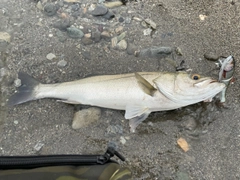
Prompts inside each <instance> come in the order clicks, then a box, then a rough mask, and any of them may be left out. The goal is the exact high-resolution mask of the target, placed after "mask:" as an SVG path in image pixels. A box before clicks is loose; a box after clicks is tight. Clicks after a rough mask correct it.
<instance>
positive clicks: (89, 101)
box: [7, 71, 225, 132]
mask: <svg viewBox="0 0 240 180" xmlns="http://www.w3.org/2000/svg"><path fill="white" fill-rule="evenodd" d="M18 78H19V79H21V82H22V85H21V86H20V87H19V88H18V91H17V92H16V93H15V94H13V95H12V96H11V97H10V98H9V99H8V102H7V103H8V105H9V106H13V105H17V104H21V103H25V102H27V101H32V100H37V99H42V98H56V99H58V101H61V102H64V103H69V104H84V105H91V106H97V107H102V108H109V109H116V110H125V115H124V117H125V119H129V126H130V131H131V132H135V130H136V127H137V126H138V125H139V124H140V123H141V122H142V121H143V120H145V119H146V118H147V117H148V115H149V114H150V113H151V112H156V111H167V110H173V109H178V108H181V107H184V106H188V105H191V104H195V103H198V102H201V101H205V100H208V99H211V98H213V97H214V96H215V95H216V94H218V93H219V92H220V91H222V90H223V89H224V88H225V84H224V83H221V82H218V81H217V80H215V79H213V78H211V77H204V76H200V75H198V74H189V73H187V72H184V71H178V72H136V73H129V74H117V75H101V76H92V77H87V78H83V79H80V80H75V81H69V82H63V83H56V84H42V83H40V82H38V81H37V80H36V79H34V78H33V77H31V76H29V75H28V74H26V73H24V72H19V74H18Z"/></svg>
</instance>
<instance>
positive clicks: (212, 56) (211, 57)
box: [204, 51, 219, 61]
mask: <svg viewBox="0 0 240 180" xmlns="http://www.w3.org/2000/svg"><path fill="white" fill-rule="evenodd" d="M204 58H206V59H207V60H210V61H217V60H218V59H219V56H218V55H217V54H215V53H214V52H211V51H209V52H206V53H205V54H204Z"/></svg>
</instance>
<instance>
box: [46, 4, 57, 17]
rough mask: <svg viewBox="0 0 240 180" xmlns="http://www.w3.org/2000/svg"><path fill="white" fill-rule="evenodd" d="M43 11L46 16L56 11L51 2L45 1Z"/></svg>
mask: <svg viewBox="0 0 240 180" xmlns="http://www.w3.org/2000/svg"><path fill="white" fill-rule="evenodd" d="M44 12H45V14H46V15H48V16H53V15H55V14H56V13H57V7H56V6H55V4H53V3H47V4H46V5H45V6H44Z"/></svg>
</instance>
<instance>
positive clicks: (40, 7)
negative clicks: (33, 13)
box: [36, 1, 43, 11]
mask: <svg viewBox="0 0 240 180" xmlns="http://www.w3.org/2000/svg"><path fill="white" fill-rule="evenodd" d="M36 6H37V8H38V9H39V10H41V11H43V6H42V3H41V1H38V3H37V5H36Z"/></svg>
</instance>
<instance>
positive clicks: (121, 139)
mask: <svg viewBox="0 0 240 180" xmlns="http://www.w3.org/2000/svg"><path fill="white" fill-rule="evenodd" d="M120 142H121V143H122V144H126V142H127V141H126V139H125V138H124V137H123V136H121V137H120Z"/></svg>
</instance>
